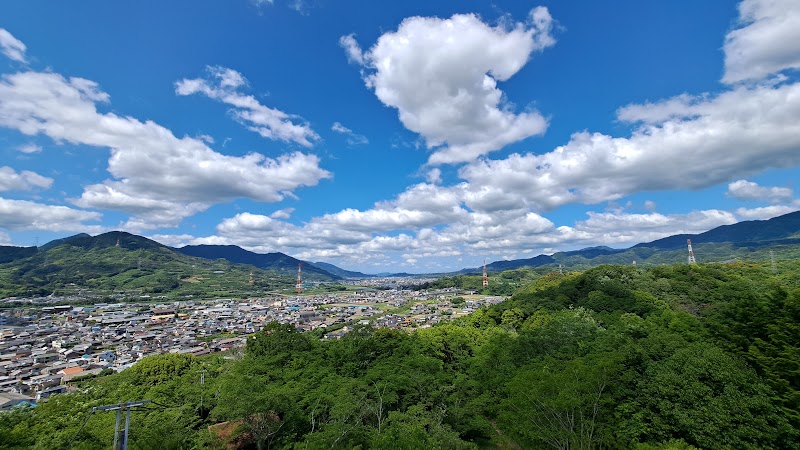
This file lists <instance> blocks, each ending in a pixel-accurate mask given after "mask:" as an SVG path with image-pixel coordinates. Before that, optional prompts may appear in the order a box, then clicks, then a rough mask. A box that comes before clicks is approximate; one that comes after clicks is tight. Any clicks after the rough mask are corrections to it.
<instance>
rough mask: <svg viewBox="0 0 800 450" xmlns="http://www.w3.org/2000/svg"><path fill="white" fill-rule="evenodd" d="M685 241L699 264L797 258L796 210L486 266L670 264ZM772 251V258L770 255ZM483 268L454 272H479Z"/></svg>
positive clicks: (681, 256)
mask: <svg viewBox="0 0 800 450" xmlns="http://www.w3.org/2000/svg"><path fill="white" fill-rule="evenodd" d="M687 240H691V241H692V246H693V250H694V253H695V256H696V258H697V261H698V262H701V263H702V262H722V261H728V260H736V259H749V260H762V261H763V260H767V259H769V258H770V257H771V256H774V255H775V253H776V252H777V253H778V255H779V256H780V257H791V258H796V257H800V211H795V212H792V213H789V214H784V215H782V216H778V217H773V218H772V219H769V220H749V221H744V222H739V223H735V224H732V225H722V226H719V227H716V228H714V229H711V230H709V231H706V232H704V233H699V234H676V235H673V236H668V237H665V238H662V239H657V240H655V241H651V242H644V243H640V244H636V245H634V246H632V247H629V248H625V249H614V248H610V247H605V246H600V247H589V248H584V249H581V250H574V251H566V252H557V253H553V254H552V255H538V256H535V257H533V258H527V259H515V260H508V261H495V262H493V263H491V264H487V265H486V269H487V270H488V271H491V272H502V271H504V270H513V269H519V268H523V267H542V266H548V265H552V266H558V265H562V266H563V267H570V268H573V267H574V268H585V267H589V266H596V265H600V264H632V263H634V262H636V264H674V263H679V262H686V261H687V257H688V248H687ZM770 251H772V255H771V254H770ZM482 270H483V268H482V267H475V268H470V269H462V270H460V271H458V272H455V273H460V274H466V273H480V272H481V271H482Z"/></svg>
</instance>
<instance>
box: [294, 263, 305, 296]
mask: <svg viewBox="0 0 800 450" xmlns="http://www.w3.org/2000/svg"><path fill="white" fill-rule="evenodd" d="M302 267H303V263H300V264H298V265H297V286H296V287H295V288H294V291H295V292H297V293H298V294H299V293H301V292H303V277H302V274H303V271H302Z"/></svg>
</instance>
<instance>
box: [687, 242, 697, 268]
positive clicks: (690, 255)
mask: <svg viewBox="0 0 800 450" xmlns="http://www.w3.org/2000/svg"><path fill="white" fill-rule="evenodd" d="M686 244H687V245H688V246H689V264H697V260H695V259H694V252H693V251H692V240H691V239H687V240H686Z"/></svg>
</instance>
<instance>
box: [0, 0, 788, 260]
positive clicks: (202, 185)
mask: <svg viewBox="0 0 800 450" xmlns="http://www.w3.org/2000/svg"><path fill="white" fill-rule="evenodd" d="M798 69H800V2H797V1H794V0H769V1H768V0H745V1H742V2H739V3H737V2H733V1H715V2H696V1H689V0H677V1H666V0H665V1H653V2H640V1H633V0H630V1H627V0H626V1H622V0H620V1H615V2H611V3H608V2H595V1H590V0H578V1H574V2H554V1H543V2H533V3H521V2H517V1H512V0H501V1H495V2H483V1H476V0H467V1H463V0H460V1H456V0H444V1H438V2H422V1H408V2H396V4H393V3H383V2H368V1H347V0H342V1H337V2H333V1H330V0H313V1H311V0H291V1H283V0H272V1H270V0H231V1H228V2H196V1H194V2H188V1H182V0H177V1H171V2H155V1H142V2H131V3H110V2H109V3H105V2H79V3H70V4H68V3H67V2H50V3H48V5H47V8H42V5H41V4H38V5H37V4H32V2H26V1H21V0H20V1H16V0H11V1H7V2H3V3H2V4H0V158H2V161H0V245H21V246H29V245H34V244H35V243H36V242H38V243H39V244H40V245H41V244H43V243H45V242H47V241H49V240H52V239H55V238H60V237H64V236H68V235H71V234H76V233H80V232H87V233H90V234H98V233H102V232H105V231H111V230H123V231H128V232H132V233H136V234H140V235H143V236H146V237H149V238H152V239H155V240H157V241H159V242H161V243H164V244H167V245H171V246H176V247H180V246H182V245H186V244H234V245H239V246H241V247H243V248H246V249H248V250H251V251H255V252H259V253H267V252H276V251H278V252H283V253H286V254H288V255H291V256H294V257H297V258H300V259H303V260H309V261H324V262H329V263H333V264H336V265H337V266H339V267H342V268H345V269H348V270H357V271H362V272H368V273H376V272H418V273H422V272H440V271H450V270H457V269H461V268H464V267H477V266H479V265H480V264H481V263H482V261H483V260H484V259H486V260H487V261H495V260H502V259H517V258H529V257H533V256H536V255H538V254H541V253H553V252H556V251H566V250H574V249H579V248H584V247H589V246H597V245H607V246H610V247H618V248H619V247H627V246H630V245H632V244H635V243H639V242H644V241H651V240H655V239H658V238H661V237H664V236H668V235H672V234H678V233H699V232H703V231H707V230H709V229H711V228H714V227H717V226H719V225H725V224H731V223H736V222H738V221H742V220H752V219H768V218H771V217H774V216H778V215H781V214H785V213H788V212H791V211H796V210H799V209H800V199H798V195H797V190H798V186H797V185H796V184H797V180H800V76H798V74H799V73H800V72H798Z"/></svg>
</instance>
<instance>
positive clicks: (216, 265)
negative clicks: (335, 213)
mask: <svg viewBox="0 0 800 450" xmlns="http://www.w3.org/2000/svg"><path fill="white" fill-rule="evenodd" d="M18 248H19V247H18ZM42 249H44V250H42ZM251 271H254V270H253V267H252V266H245V265H240V264H232V263H230V262H228V261H220V260H216V261H212V260H207V259H203V258H197V257H192V256H188V255H184V254H182V253H180V252H177V251H175V250H174V249H172V248H170V247H167V246H165V245H162V244H159V243H158V242H155V241H152V240H150V239H147V238H144V237H141V236H137V235H133V234H130V233H125V232H119V231H113V232H109V233H104V234H101V235H98V236H89V235H76V236H72V237H69V238H65V239H59V240H57V241H55V242H52V243H48V244H47V245H45V246H42V247H41V249H40V251H38V252H34V253H32V254H30V255H29V256H26V257H23V258H18V259H15V260H13V261H10V262H7V263H5V264H0V298H3V297H10V296H16V297H31V296H44V295H51V294H55V295H57V296H64V295H73V294H81V295H82V296H87V295H96V296H108V295H112V294H115V295H120V294H121V293H124V295H127V296H134V295H137V294H142V295H144V294H155V293H158V294H167V293H169V294H171V295H183V296H187V295H191V296H201V297H208V296H212V297H215V296H230V295H233V294H240V295H245V296H246V295H252V294H253V293H255V292H257V291H259V290H264V289H281V288H288V287H290V286H292V285H293V279H292V278H291V277H287V276H285V275H283V274H282V273H280V271H275V270H260V269H257V270H255V271H254V278H255V283H254V286H253V287H252V288H251V287H250V286H249V278H250V272H251Z"/></svg>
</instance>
